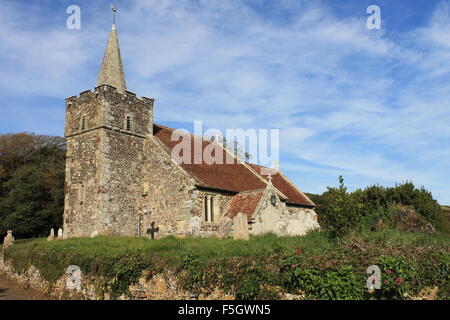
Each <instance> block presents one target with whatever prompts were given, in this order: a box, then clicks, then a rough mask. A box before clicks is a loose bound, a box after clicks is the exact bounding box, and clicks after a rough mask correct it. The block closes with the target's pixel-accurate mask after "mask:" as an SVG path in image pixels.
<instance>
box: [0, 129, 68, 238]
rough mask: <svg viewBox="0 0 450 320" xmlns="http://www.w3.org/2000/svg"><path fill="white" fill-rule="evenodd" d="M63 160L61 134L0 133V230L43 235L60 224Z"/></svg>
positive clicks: (23, 236) (62, 204) (16, 235)
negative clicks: (59, 135)
mask: <svg viewBox="0 0 450 320" xmlns="http://www.w3.org/2000/svg"><path fill="white" fill-rule="evenodd" d="M64 164H65V141H64V139H63V138H61V137H51V136H43V135H34V134H28V133H17V134H4V135H0V234H5V233H6V230H9V229H11V230H13V233H14V236H15V237H16V238H29V237H37V236H45V235H47V234H48V232H49V230H50V228H58V227H59V226H61V225H62V214H63V210H64ZM0 238H1V239H3V237H0Z"/></svg>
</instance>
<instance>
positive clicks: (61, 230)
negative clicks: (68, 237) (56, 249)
mask: <svg viewBox="0 0 450 320" xmlns="http://www.w3.org/2000/svg"><path fill="white" fill-rule="evenodd" d="M62 238H63V229H61V228H59V229H58V239H62Z"/></svg>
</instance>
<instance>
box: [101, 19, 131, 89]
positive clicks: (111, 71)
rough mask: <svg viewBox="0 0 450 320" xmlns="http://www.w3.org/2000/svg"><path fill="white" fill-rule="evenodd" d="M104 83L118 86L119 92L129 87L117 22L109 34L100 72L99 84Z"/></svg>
mask: <svg viewBox="0 0 450 320" xmlns="http://www.w3.org/2000/svg"><path fill="white" fill-rule="evenodd" d="M102 84H108V85H110V86H113V87H116V88H117V91H119V92H124V91H125V90H126V89H127V86H126V84H125V74H124V72H123V65H122V59H121V57H120V47H119V38H118V37H117V30H116V24H115V23H113V25H112V28H111V33H110V34H109V39H108V44H107V45H106V50H105V55H104V56H103V61H102V66H101V68H100V73H99V74H98V80H97V86H100V85H102Z"/></svg>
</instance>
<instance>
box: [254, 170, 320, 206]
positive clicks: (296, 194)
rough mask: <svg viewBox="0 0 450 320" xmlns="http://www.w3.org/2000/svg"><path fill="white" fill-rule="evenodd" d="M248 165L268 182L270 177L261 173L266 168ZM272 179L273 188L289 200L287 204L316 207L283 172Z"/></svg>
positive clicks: (279, 172)
mask: <svg viewBox="0 0 450 320" xmlns="http://www.w3.org/2000/svg"><path fill="white" fill-rule="evenodd" d="M248 165H249V166H250V167H252V169H253V170H255V171H256V172H258V173H259V174H260V175H261V176H263V177H264V178H265V179H266V180H268V178H269V176H268V175H266V174H263V173H262V172H261V169H262V168H264V167H262V166H258V165H256V164H251V163H249V164H248ZM271 177H272V184H273V186H274V187H275V188H277V189H278V190H279V191H281V192H282V193H283V194H284V195H285V196H286V197H287V198H288V200H287V203H291V204H299V205H306V206H316V205H315V203H314V202H312V201H311V200H310V199H309V198H308V197H307V196H306V195H305V194H304V193H303V192H301V191H300V189H298V188H297V187H296V186H295V185H294V184H293V183H292V182H290V181H289V180H288V178H287V177H286V176H285V175H284V174H283V173H281V171H279V170H278V172H277V173H276V174H274V175H272V176H271Z"/></svg>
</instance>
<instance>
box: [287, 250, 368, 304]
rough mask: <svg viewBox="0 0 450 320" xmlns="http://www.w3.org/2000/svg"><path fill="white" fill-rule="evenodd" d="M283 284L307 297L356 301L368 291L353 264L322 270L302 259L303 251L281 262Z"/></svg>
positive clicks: (291, 290)
mask: <svg viewBox="0 0 450 320" xmlns="http://www.w3.org/2000/svg"><path fill="white" fill-rule="evenodd" d="M281 270H282V273H283V285H284V287H285V288H287V289H288V290H289V291H290V292H293V291H302V292H304V293H305V294H306V295H307V296H308V297H311V298H316V299H328V300H357V299H363V298H364V294H365V289H364V284H365V282H364V280H363V279H362V278H358V277H357V276H356V275H355V273H354V271H353V266H351V265H341V266H336V267H335V268H333V269H324V270H323V269H321V268H320V267H319V266H317V265H310V264H307V263H304V262H303V261H302V257H301V254H300V253H298V252H296V253H295V254H293V255H291V256H289V257H287V258H286V259H285V260H283V262H282V267H281Z"/></svg>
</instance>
